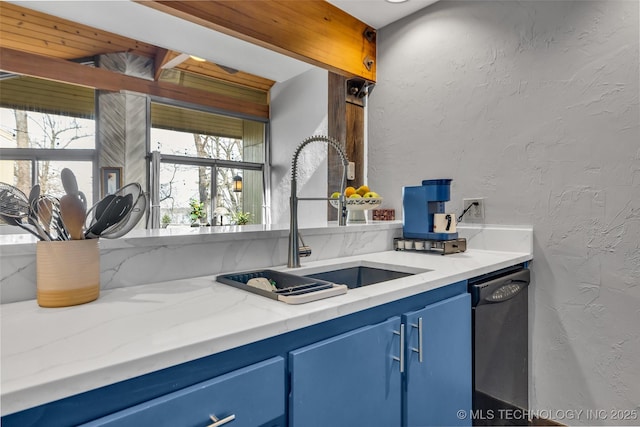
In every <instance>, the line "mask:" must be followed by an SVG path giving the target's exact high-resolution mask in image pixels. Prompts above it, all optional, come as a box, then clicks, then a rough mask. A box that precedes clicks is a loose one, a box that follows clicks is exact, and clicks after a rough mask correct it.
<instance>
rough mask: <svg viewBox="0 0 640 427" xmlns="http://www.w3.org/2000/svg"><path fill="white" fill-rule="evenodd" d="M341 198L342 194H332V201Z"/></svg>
mask: <svg viewBox="0 0 640 427" xmlns="http://www.w3.org/2000/svg"><path fill="white" fill-rule="evenodd" d="M339 197H340V192H338V191H336V192H335V193H333V194H331V198H332V199H337V198H339Z"/></svg>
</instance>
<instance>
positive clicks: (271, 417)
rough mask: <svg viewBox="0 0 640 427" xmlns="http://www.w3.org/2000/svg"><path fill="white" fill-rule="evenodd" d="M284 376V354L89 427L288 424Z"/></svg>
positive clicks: (130, 409)
mask: <svg viewBox="0 0 640 427" xmlns="http://www.w3.org/2000/svg"><path fill="white" fill-rule="evenodd" d="M284 379H285V369H284V359H283V358H282V357H274V358H272V359H269V360H266V361H264V362H261V363H256V364H254V365H251V366H248V367H246V368H242V369H238V370H236V371H233V372H230V373H228V374H225V375H221V376H219V377H216V378H213V379H211V380H209V381H204V382H202V383H199V384H195V385H193V386H190V387H187V388H185V389H182V390H179V391H175V392H173V393H169V394H167V395H165V396H161V397H159V398H156V399H153V400H150V401H148V402H145V403H141V404H139V405H136V406H133V407H131V408H129V409H125V410H122V411H119V412H116V413H114V414H111V415H108V416H106V417H103V418H99V419H97V420H94V421H92V422H90V423H88V424H83V426H84V427H128V426H131V427H134V426H135V427H140V426H154V427H162V426H166V427H176V426H180V427H189V426H194V427H195V426H198V427H199V426H210V425H215V426H216V427H217V426H222V425H226V424H227V423H229V425H230V426H233V427H256V426H265V427H266V426H269V427H275V426H284V422H285V417H284V413H285V402H284V398H285V389H284V388H285V380H284Z"/></svg>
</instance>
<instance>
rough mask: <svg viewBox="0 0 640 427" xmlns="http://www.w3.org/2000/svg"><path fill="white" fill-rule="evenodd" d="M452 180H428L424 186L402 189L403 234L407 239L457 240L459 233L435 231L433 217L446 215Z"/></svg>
mask: <svg viewBox="0 0 640 427" xmlns="http://www.w3.org/2000/svg"><path fill="white" fill-rule="evenodd" d="M450 194H451V179H427V180H424V181H422V185H418V186H415V187H403V188H402V208H403V209H402V234H403V237H404V238H405V239H424V240H436V241H437V240H455V239H457V238H458V233H437V232H434V231H433V223H434V221H433V216H434V214H438V213H445V210H444V203H445V202H448V201H449V200H450V198H451V197H450Z"/></svg>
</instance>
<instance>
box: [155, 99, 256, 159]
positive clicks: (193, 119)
mask: <svg viewBox="0 0 640 427" xmlns="http://www.w3.org/2000/svg"><path fill="white" fill-rule="evenodd" d="M264 133H265V125H264V123H261V122H256V121H252V120H242V119H237V118H234V117H227V116H222V115H219V114H213V113H206V112H201V111H196V110H191V109H186V108H180V107H174V106H168V105H164V104H158V103H152V104H151V150H154V151H155V150H157V151H160V152H161V153H163V154H174V155H181V156H191V157H201V158H212V159H224V160H235V161H246V162H256V163H262V162H263V161H264Z"/></svg>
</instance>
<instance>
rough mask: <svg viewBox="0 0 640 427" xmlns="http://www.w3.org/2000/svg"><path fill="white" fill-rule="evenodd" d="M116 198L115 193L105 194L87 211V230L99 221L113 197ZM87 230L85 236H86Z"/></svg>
mask: <svg viewBox="0 0 640 427" xmlns="http://www.w3.org/2000/svg"><path fill="white" fill-rule="evenodd" d="M115 198H116V195H115V194H107V195H106V196H104V197H103V198H102V199H101V200H100V201H98V203H96V204H95V205H93V206H91V208H90V209H89V210H88V211H87V215H86V218H85V220H84V226H85V230H87V231H88V230H89V229H90V228H91V227H93V225H94V224H95V223H96V222H97V221H98V219H99V218H100V217H101V216H102V214H103V213H104V211H105V209H106V208H107V206H109V203H111V201H112V200H113V199H115ZM86 234H87V233H86V232H85V237H86Z"/></svg>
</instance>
